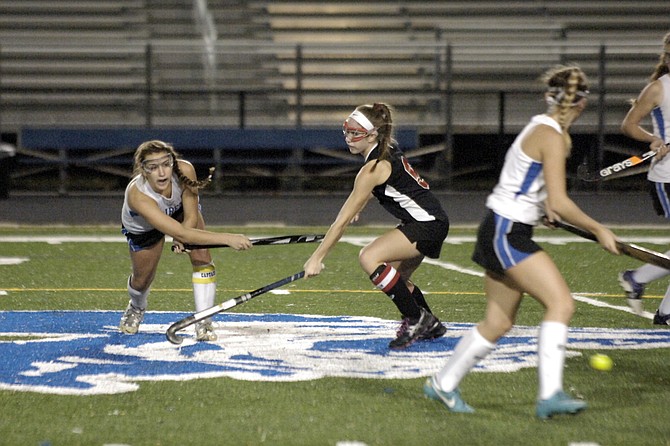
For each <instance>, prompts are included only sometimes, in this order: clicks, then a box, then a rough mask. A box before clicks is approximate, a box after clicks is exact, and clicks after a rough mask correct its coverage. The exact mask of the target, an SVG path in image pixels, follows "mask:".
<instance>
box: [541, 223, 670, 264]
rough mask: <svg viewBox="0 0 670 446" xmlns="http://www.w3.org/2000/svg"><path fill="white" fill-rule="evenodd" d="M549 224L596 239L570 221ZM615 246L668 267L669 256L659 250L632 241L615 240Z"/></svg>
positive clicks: (669, 262)
mask: <svg viewBox="0 0 670 446" xmlns="http://www.w3.org/2000/svg"><path fill="white" fill-rule="evenodd" d="M549 224H550V225H553V226H556V227H558V228H561V229H565V230H566V231H569V232H572V233H573V234H576V235H578V236H580V237H583V238H585V239H588V240H593V241H594V242H597V241H598V238H597V237H596V236H595V235H594V234H593V233H592V232H590V231H587V230H585V229H582V228H578V227H577V226H573V225H571V224H570V223H566V222H564V221H559V220H556V221H552V222H549ZM617 248H619V251H621V252H622V253H624V254H626V255H627V256H629V257H632V258H634V259H637V260H641V261H642V262H644V263H651V264H654V265H656V266H660V267H661V268H665V269H670V257H668V256H666V255H665V254H661V253H660V252H656V251H652V250H651V249H647V248H643V247H642V246H639V245H635V244H633V243H624V242H617Z"/></svg>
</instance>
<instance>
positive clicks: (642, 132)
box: [619, 33, 670, 327]
mask: <svg viewBox="0 0 670 446" xmlns="http://www.w3.org/2000/svg"><path fill="white" fill-rule="evenodd" d="M648 116H650V117H651V122H652V127H653V129H652V131H651V132H650V131H648V130H646V129H645V128H644V127H642V126H641V122H642V120H643V119H644V118H646V117H648ZM621 130H622V131H623V133H624V134H626V135H627V136H630V137H631V138H633V139H635V140H637V141H642V142H646V143H649V149H650V150H653V151H655V152H656V153H657V154H656V156H655V157H654V159H653V160H652V164H651V168H650V169H649V173H648V174H647V179H648V180H649V185H650V192H651V198H652V200H653V204H654V209H655V210H656V212H657V213H658V215H661V216H663V217H665V218H667V219H670V156H666V155H667V154H668V143H669V142H670V33H668V34H666V35H665V37H664V38H663V51H662V52H661V56H660V60H659V61H658V64H656V68H655V69H654V72H653V74H652V75H651V80H650V82H649V83H648V84H647V85H646V86H645V87H644V88H643V89H642V91H641V92H640V94H639V96H638V97H637V99H635V100H634V101H633V105H632V107H631V108H630V110H629V111H628V113H627V114H626V117H625V118H624V120H623V122H622V124H621ZM666 254H667V255H670V251H667V252H666ZM669 274H670V271H668V270H667V269H664V268H660V267H658V266H655V265H650V264H646V265H642V266H640V267H639V268H637V269H634V270H626V271H623V272H622V273H620V274H619V283H620V284H621V286H622V288H623V289H624V291H625V292H626V297H627V298H628V304H629V305H630V307H631V308H632V309H633V310H634V311H635V312H637V313H638V314H641V313H642V310H643V308H642V307H643V305H642V296H643V294H644V288H645V285H646V284H648V283H649V282H653V281H654V280H658V279H661V278H663V277H666V276H667V275H669ZM653 323H654V324H655V325H663V326H666V327H667V326H668V325H670V286H668V289H667V290H666V291H665V296H664V297H663V300H662V301H661V304H660V305H659V307H658V309H657V310H656V314H655V315H654V319H653Z"/></svg>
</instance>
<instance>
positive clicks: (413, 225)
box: [305, 103, 449, 349]
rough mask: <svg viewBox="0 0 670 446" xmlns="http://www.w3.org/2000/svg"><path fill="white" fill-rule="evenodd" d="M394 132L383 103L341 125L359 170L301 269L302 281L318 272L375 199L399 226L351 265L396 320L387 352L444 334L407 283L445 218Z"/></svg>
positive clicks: (440, 234)
mask: <svg viewBox="0 0 670 446" xmlns="http://www.w3.org/2000/svg"><path fill="white" fill-rule="evenodd" d="M393 130H394V128H393V117H392V111H391V108H390V107H389V106H388V105H386V104H383V103H376V104H374V105H361V106H359V107H357V108H356V110H354V111H353V113H351V114H350V115H349V116H348V117H347V119H346V120H345V121H344V127H343V133H344V140H345V142H346V144H347V146H348V148H349V151H350V152H351V153H353V154H357V155H361V156H362V157H363V159H364V164H363V167H361V169H360V171H359V172H358V174H357V175H356V179H355V181H354V186H353V190H352V191H351V193H350V195H349V198H347V200H346V202H345V203H344V205H343V206H342V208H341V209H340V212H339V214H338V215H337V218H336V219H335V221H334V222H333V223H332V224H331V226H330V228H329V229H328V232H327V233H326V236H325V238H324V239H323V242H322V243H321V244H320V245H319V247H318V248H317V249H316V250H315V251H314V253H313V254H312V256H311V257H310V258H309V260H307V262H306V263H305V276H306V277H312V276H316V275H318V274H319V273H321V271H322V270H323V268H324V264H323V261H324V259H325V258H326V256H327V255H328V253H329V252H330V251H331V250H332V249H333V247H334V246H335V244H336V243H337V242H338V241H339V240H340V238H341V237H342V235H343V234H344V231H345V229H346V228H347V226H348V225H349V224H350V223H352V222H355V221H357V220H358V216H359V214H360V212H361V211H362V210H363V208H364V207H365V205H366V204H367V202H368V201H369V200H370V198H371V197H372V196H375V197H376V198H377V200H379V203H380V204H381V205H382V206H383V207H384V209H386V210H387V211H388V212H389V213H390V214H391V215H393V216H394V217H396V218H398V219H399V220H400V224H399V225H398V226H397V227H395V228H394V229H392V230H390V231H388V232H387V233H385V234H384V235H382V236H380V237H378V238H377V239H375V240H374V241H372V242H371V243H370V244H368V245H367V246H365V247H364V248H363V249H362V250H361V252H360V254H359V257H358V260H359V262H360V264H361V267H362V268H363V271H365V272H366V274H368V275H369V276H370V280H372V283H373V284H374V285H375V286H376V287H377V288H379V289H380V290H382V291H383V292H384V293H386V294H387V295H388V296H389V297H390V298H391V300H392V301H393V303H394V304H395V305H396V307H397V308H398V310H399V311H400V314H401V315H402V323H401V325H400V328H399V329H398V332H397V337H396V338H395V339H394V340H392V341H391V343H390V344H389V347H390V348H392V349H402V348H405V347H408V346H409V345H411V344H412V343H414V342H415V341H417V340H422V339H435V338H438V337H440V336H443V335H444V333H445V332H446V328H445V327H444V326H443V325H442V323H441V322H440V321H439V320H438V319H437V317H435V316H434V315H433V314H432V312H431V310H430V308H429V306H428V304H427V303H426V299H425V298H424V295H423V293H422V292H421V290H420V289H419V287H418V286H416V285H415V284H414V283H413V282H412V281H411V280H410V277H411V275H412V273H413V272H414V271H415V270H416V269H417V268H418V267H419V265H420V264H421V262H422V261H423V259H424V257H425V256H427V257H430V258H438V257H439V256H440V252H441V249H442V244H443V243H444V240H445V238H446V237H447V233H448V232H449V219H448V218H447V214H446V212H445V211H444V209H443V208H442V206H441V204H440V202H439V201H438V200H437V198H436V197H435V196H434V195H433V194H432V192H431V191H430V189H429V185H428V183H427V182H426V181H425V180H424V179H423V178H421V177H420V176H419V174H418V173H417V172H416V171H415V170H414V169H413V168H412V166H411V165H410V164H409V162H408V161H407V158H405V156H404V155H403V154H402V152H400V150H399V149H398V148H397V147H396V143H395V140H394V139H393Z"/></svg>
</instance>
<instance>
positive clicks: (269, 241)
mask: <svg viewBox="0 0 670 446" xmlns="http://www.w3.org/2000/svg"><path fill="white" fill-rule="evenodd" d="M324 237H325V235H324V234H306V235H282V236H279V237H266V238H257V239H251V244H252V245H289V244H294V243H313V242H319V241H321V240H323V238H324ZM208 248H230V246H229V245H223V244H221V245H218V244H212V245H191V244H184V250H185V251H191V250H193V249H208ZM172 250H173V251H174V250H175V247H174V246H173V247H172Z"/></svg>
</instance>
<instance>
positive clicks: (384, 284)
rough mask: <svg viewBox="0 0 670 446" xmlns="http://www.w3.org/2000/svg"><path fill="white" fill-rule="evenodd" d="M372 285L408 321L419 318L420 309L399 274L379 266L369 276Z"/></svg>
mask: <svg viewBox="0 0 670 446" xmlns="http://www.w3.org/2000/svg"><path fill="white" fill-rule="evenodd" d="M370 280H371V281H372V283H373V284H374V285H375V286H376V287H377V288H379V289H380V290H382V291H383V292H384V293H386V295H387V296H389V297H390V298H391V300H392V301H393V303H394V304H395V306H396V307H398V310H399V311H400V313H401V314H402V315H403V317H408V318H410V319H418V318H420V317H421V309H420V307H419V305H417V304H416V302H415V300H414V298H413V297H412V294H411V293H410V292H409V289H408V288H407V285H405V282H404V281H403V280H402V279H401V278H400V274H399V273H398V271H396V269H395V268H394V267H392V266H391V265H386V264H383V265H379V266H378V267H377V269H376V270H375V272H373V273H372V274H371V275H370Z"/></svg>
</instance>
